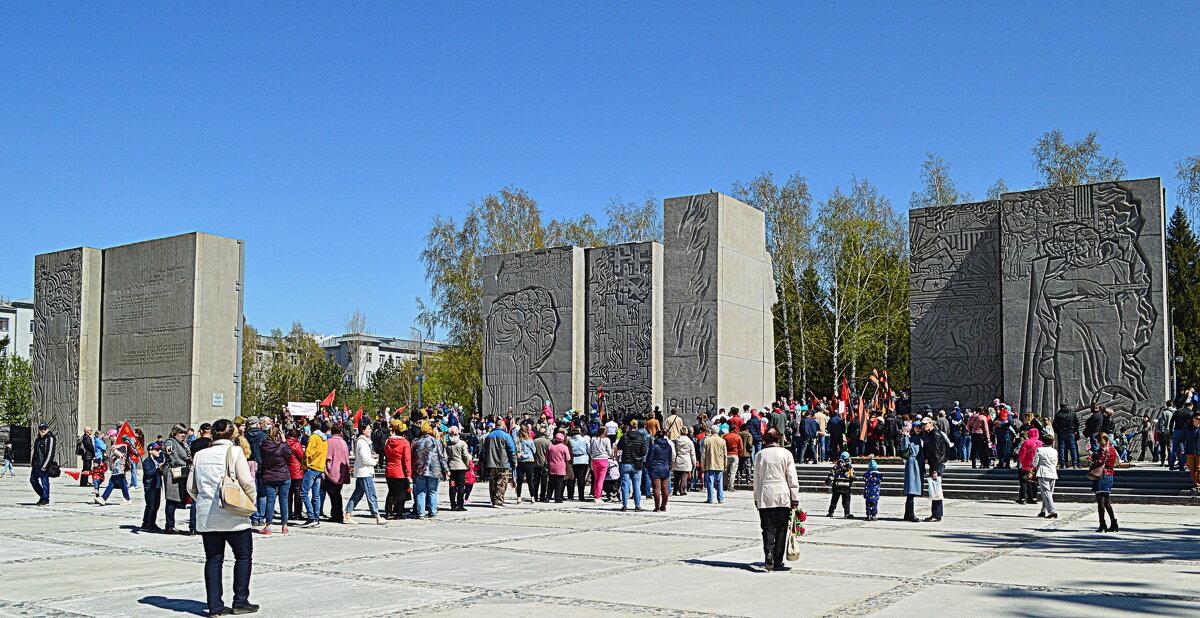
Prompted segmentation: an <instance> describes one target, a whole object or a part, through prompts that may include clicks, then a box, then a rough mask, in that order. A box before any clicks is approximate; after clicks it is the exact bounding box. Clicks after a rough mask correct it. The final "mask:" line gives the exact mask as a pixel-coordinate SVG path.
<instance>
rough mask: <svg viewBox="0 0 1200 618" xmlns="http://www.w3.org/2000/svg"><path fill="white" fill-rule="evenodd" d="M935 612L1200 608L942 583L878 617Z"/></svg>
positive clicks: (1184, 611)
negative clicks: (933, 610)
mask: <svg viewBox="0 0 1200 618" xmlns="http://www.w3.org/2000/svg"><path fill="white" fill-rule="evenodd" d="M931 608H936V611H937V613H938V614H945V615H951V616H978V615H984V614H987V615H993V616H1028V617H1030V618H1033V617H1038V618H1040V617H1042V616H1131V615H1139V616H1145V615H1148V614H1150V615H1161V616H1194V615H1197V614H1198V613H1200V603H1190V602H1187V601H1176V600H1171V599H1148V598H1133V597H1122V596H1114V595H1100V594H1068V593H1056V592H1046V591H1034V590H1022V589H1016V588H991V587H981V586H954V585H948V584H939V585H936V586H930V587H929V588H926V589H924V590H921V591H920V592H917V593H916V594H914V595H912V596H909V597H905V598H903V599H901V600H900V601H899V602H897V603H894V604H892V605H890V606H888V607H886V608H884V609H883V610H881V611H879V612H878V613H876V614H873V615H874V616H881V617H882V616H891V617H895V618H907V617H909V616H919V615H927V614H928V613H929V612H930V609H931Z"/></svg>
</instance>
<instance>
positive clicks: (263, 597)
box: [42, 571, 465, 618]
mask: <svg viewBox="0 0 1200 618" xmlns="http://www.w3.org/2000/svg"><path fill="white" fill-rule="evenodd" d="M317 591H336V595H337V599H338V601H337V604H338V613H339V614H341V615H345V616H363V615H370V614H380V613H386V612H390V611H394V610H395V609H396V608H397V607H398V606H400V605H402V606H403V607H404V609H418V608H420V607H422V606H424V605H430V604H433V603H440V602H444V601H452V600H454V599H458V598H462V597H463V596H465V595H464V594H462V593H460V592H455V591H450V590H439V589H433V588H425V587H420V586H414V585H411V584H408V583H400V582H394V583H393V582H389V583H386V584H384V583H375V582H367V581H357V580H348V581H347V580H345V579H341V578H332V577H324V576H320V575H313V574H309V573H297V572H273V573H261V574H255V575H254V577H253V579H252V580H251V583H250V602H251V603H258V604H259V605H261V606H262V610H261V611H260V612H259V613H258V614H256V615H259V616H306V615H312V614H313V603H314V598H315V597H314V595H319V594H320V593H319V592H317ZM331 593H332V592H331ZM232 594H233V591H232V580H231V575H230V573H229V572H228V571H227V572H226V573H225V602H226V603H230V602H231V601H232V599H231V597H232ZM204 598H205V597H204V583H203V582H195V581H193V582H189V583H187V584H184V585H180V586H171V587H164V588H159V589H154V590H147V589H144V588H143V589H141V590H138V591H136V592H132V591H131V592H115V593H111V594H99V595H93V596H90V597H88V598H79V599H71V600H67V601H50V602H45V603H42V605H44V606H46V607H49V608H51V609H55V610H59V611H64V612H72V613H76V614H80V615H83V616H99V617H105V618H107V617H115V616H180V615H188V614H193V615H195V614H199V615H204V613H205V612H206V611H207V609H208V607H207V605H206V604H205V602H204Z"/></svg>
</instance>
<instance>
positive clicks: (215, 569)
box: [187, 418, 258, 616]
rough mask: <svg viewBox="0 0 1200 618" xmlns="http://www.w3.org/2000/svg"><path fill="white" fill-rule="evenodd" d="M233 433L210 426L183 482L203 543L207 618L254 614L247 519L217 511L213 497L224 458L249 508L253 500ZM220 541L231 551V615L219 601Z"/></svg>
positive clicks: (228, 425) (225, 426)
mask: <svg viewBox="0 0 1200 618" xmlns="http://www.w3.org/2000/svg"><path fill="white" fill-rule="evenodd" d="M236 432H237V428H236V427H235V426H234V425H233V422H232V421H230V420H229V419H227V418H223V419H221V420H219V421H217V422H215V423H213V426H212V437H213V443H212V446H210V447H208V448H206V449H203V450H200V451H198V452H197V453H196V456H195V459H194V460H193V462H192V473H191V474H190V475H189V476H188V480H187V491H188V493H189V494H191V495H192V498H193V499H194V500H195V501H196V502H195V509H196V530H197V531H199V532H200V536H201V537H202V538H203V539H204V588H205V591H206V592H207V596H208V611H209V614H210V615H212V616H217V615H223V614H227V613H233V614H248V613H251V612H255V611H258V606H257V605H252V604H251V603H250V566H251V556H252V553H253V547H252V545H251V543H252V540H251V537H252V534H251V532H250V530H251V528H250V519H249V517H247V516H245V515H235V514H233V513H230V512H229V511H226V510H224V509H222V508H221V500H220V497H219V495H218V494H219V493H220V489H221V479H222V478H224V477H225V475H226V474H228V470H229V467H227V463H226V462H227V458H232V460H233V466H232V468H233V476H234V478H235V479H237V482H238V485H240V486H241V487H242V491H244V492H246V496H247V497H249V498H250V503H251V504H253V503H254V499H255V498H256V497H257V496H256V494H255V489H254V475H252V474H250V466H249V465H248V464H247V463H246V454H245V452H243V451H242V449H241V448H240V447H235V446H234V444H233V442H232V438H233V435H234V433H236ZM226 543H228V544H229V547H230V549H232V550H233V557H234V560H235V561H236V562H235V563H234V565H233V605H232V611H230V610H227V609H226V608H225V604H224V602H223V601H222V600H221V597H222V595H223V591H222V588H221V566H222V565H223V564H224V563H225V544H226Z"/></svg>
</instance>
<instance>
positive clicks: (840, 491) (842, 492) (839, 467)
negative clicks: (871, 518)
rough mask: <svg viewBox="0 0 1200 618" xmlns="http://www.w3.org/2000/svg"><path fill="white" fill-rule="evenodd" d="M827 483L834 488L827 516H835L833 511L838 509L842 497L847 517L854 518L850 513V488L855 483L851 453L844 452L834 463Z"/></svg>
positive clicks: (843, 508)
mask: <svg viewBox="0 0 1200 618" xmlns="http://www.w3.org/2000/svg"><path fill="white" fill-rule="evenodd" d="M825 484H826V485H829V487H830V488H832V490H833V498H832V499H831V500H830V501H829V514H828V515H827V517H833V511H834V510H835V509H837V503H838V500H839V499H840V500H841V501H842V510H844V511H845V512H846V519H854V516H853V515H851V514H850V488H851V486H852V485H854V466H853V465H852V464H851V463H850V453H847V452H844V451H843V452H842V456H841V458H840V459H838V460H837V462H835V463H834V464H833V470H830V471H829V476H828V477H827V478H826V479H825Z"/></svg>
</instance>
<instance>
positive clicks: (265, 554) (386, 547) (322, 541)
mask: <svg viewBox="0 0 1200 618" xmlns="http://www.w3.org/2000/svg"><path fill="white" fill-rule="evenodd" d="M429 547H430V545H428V544H425V543H411V542H407V541H398V540H393V539H363V538H357V537H351V536H337V537H334V536H327V537H325V538H314V537H312V536H309V535H298V534H291V533H288V534H278V533H275V534H271V535H268V536H265V537H264V536H261V535H255V537H254V561H255V562H256V563H257V562H261V563H263V564H274V565H278V566H298V565H320V564H323V563H327V562H336V561H338V560H345V559H347V558H361V557H363V556H388V555H396V554H401V553H404V552H409V551H414V550H418V549H427V548H429ZM335 568H340V566H339V567H335Z"/></svg>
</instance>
